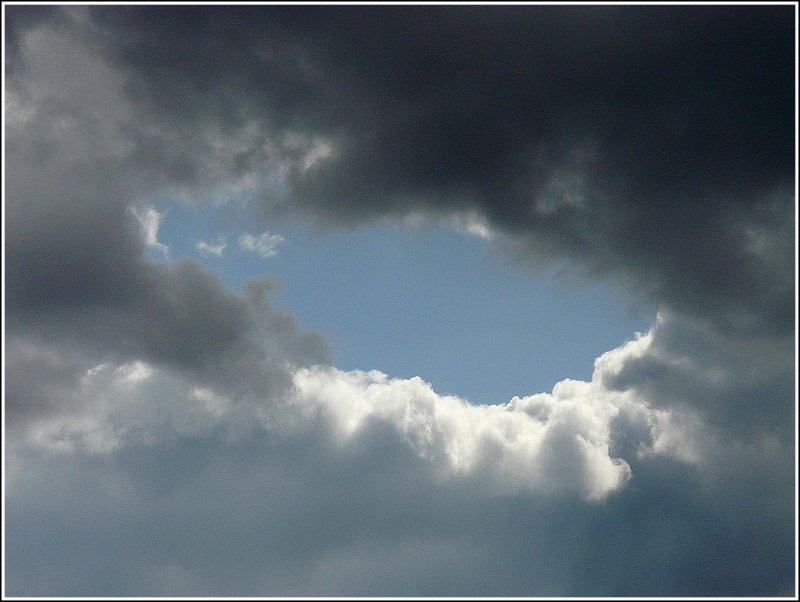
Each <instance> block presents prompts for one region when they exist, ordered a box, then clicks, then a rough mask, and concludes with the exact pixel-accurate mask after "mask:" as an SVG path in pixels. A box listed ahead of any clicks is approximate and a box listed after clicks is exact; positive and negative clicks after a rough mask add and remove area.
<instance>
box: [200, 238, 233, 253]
mask: <svg viewBox="0 0 800 602" xmlns="http://www.w3.org/2000/svg"><path fill="white" fill-rule="evenodd" d="M227 246H228V243H227V242H225V239H224V238H223V237H221V236H220V237H218V238H217V239H216V240H214V241H208V240H198V241H197V242H196V243H194V248H195V249H197V250H198V251H200V252H201V253H203V254H204V255H216V256H217V257H222V253H223V252H224V251H225V248H226V247H227Z"/></svg>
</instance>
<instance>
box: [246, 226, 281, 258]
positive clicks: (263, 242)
mask: <svg viewBox="0 0 800 602" xmlns="http://www.w3.org/2000/svg"><path fill="white" fill-rule="evenodd" d="M282 242H283V237H282V236H280V235H279V234H271V233H270V232H262V233H261V234H256V235H253V234H250V233H247V232H245V233H244V234H242V235H241V236H240V237H239V248H240V249H242V250H244V251H250V252H252V253H255V254H257V255H259V256H261V257H263V258H264V259H266V258H268V257H272V256H273V255H277V254H278V250H277V247H278V245H279V244H281V243H282Z"/></svg>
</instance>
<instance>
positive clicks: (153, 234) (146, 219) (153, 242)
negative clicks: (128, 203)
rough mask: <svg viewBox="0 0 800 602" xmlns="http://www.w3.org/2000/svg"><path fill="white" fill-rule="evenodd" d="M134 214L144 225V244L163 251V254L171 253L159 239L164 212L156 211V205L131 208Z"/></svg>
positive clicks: (142, 225)
mask: <svg viewBox="0 0 800 602" xmlns="http://www.w3.org/2000/svg"><path fill="white" fill-rule="evenodd" d="M130 210H131V213H132V214H133V216H134V217H135V218H136V219H137V220H138V221H139V224H141V227H142V237H143V238H144V244H145V245H147V246H148V247H149V248H151V249H155V250H156V251H159V252H161V253H162V254H163V255H168V254H169V247H168V246H167V245H165V244H164V243H162V242H159V240H158V229H159V228H160V227H161V222H162V220H163V219H164V214H163V213H159V212H158V211H156V209H155V207H151V206H148V207H143V208H142V209H137V208H136V207H131V208H130Z"/></svg>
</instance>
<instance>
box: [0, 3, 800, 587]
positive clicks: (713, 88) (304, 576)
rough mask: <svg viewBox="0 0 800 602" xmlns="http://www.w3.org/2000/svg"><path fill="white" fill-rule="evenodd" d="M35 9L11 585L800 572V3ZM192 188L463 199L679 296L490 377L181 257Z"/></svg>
mask: <svg viewBox="0 0 800 602" xmlns="http://www.w3.org/2000/svg"><path fill="white" fill-rule="evenodd" d="M334 11H335V16H336V18H332V17H333V16H334ZM423 15H424V17H425V18H420V17H421V16H423ZM6 17H7V26H8V30H7V32H8V35H7V38H6V50H7V54H6V56H7V58H8V59H9V60H8V62H7V65H6V87H7V89H6V99H7V105H8V106H7V107H6V109H7V120H6V153H5V157H4V160H5V162H6V206H5V211H6V219H7V223H8V224H9V226H8V227H7V228H6V248H5V267H6V285H7V286H6V306H5V310H6V333H5V334H6V341H5V343H6V345H5V351H6V374H5V384H6V399H5V403H6V419H7V425H6V438H5V440H6V446H7V447H6V450H7V471H6V479H7V481H6V498H7V499H6V512H7V514H6V538H7V540H6V542H7V544H8V546H7V549H8V550H10V551H11V553H10V554H9V555H8V558H7V559H6V563H7V564H6V577H7V584H6V586H7V589H8V592H9V593H10V594H13V595H16V594H20V595H24V594H28V595H36V596H41V595H77V596H80V595H86V594H91V595H186V596H196V595H263V594H265V593H266V594H269V595H273V594H277V595H330V594H341V595H353V594H363V595H398V594H403V595H405V594H408V595H414V594H416V595H443V596H449V595H498V594H505V595H531V593H536V594H537V595H573V596H583V595H598V596H602V595H634V596H642V595H722V594H731V595H792V593H793V583H794V576H795V568H794V565H793V563H792V560H793V549H794V545H795V544H794V541H793V534H794V526H795V517H794V490H793V484H794V468H795V466H794V461H793V458H794V455H795V453H796V449H795V442H794V430H793V428H794V421H795V418H796V417H795V414H794V410H795V406H794V398H795V393H796V391H795V390H794V375H795V360H796V357H795V355H796V353H795V345H794V337H795V329H796V324H795V313H794V307H795V305H794V302H795V298H794V288H795V280H794V272H795V267H796V266H795V264H796V255H795V254H796V248H795V245H796V242H795V228H796V220H795V215H796V204H795V203H796V199H795V193H794V188H793V187H794V179H793V165H794V164H793V161H794V146H793V143H794V140H793V138H792V134H791V133H792V131H793V119H794V110H793V109H794V106H793V93H794V92H793V90H794V86H793V73H794V71H793V62H792V57H793V56H794V54H793V52H792V50H793V47H794V46H793V45H794V32H793V23H794V21H793V12H792V11H791V9H790V7H782V6H735V7H730V6H729V7H709V6H705V7H678V6H670V7H642V6H639V7H624V8H623V7H588V6H582V7H567V6H560V7H546V6H536V7H523V6H514V7H503V8H502V9H497V8H494V7H488V6H470V7H466V6H465V7H457V8H455V7H392V8H389V7H344V6H342V7H304V8H302V9H301V8H299V7H277V6H274V7H250V6H248V7H95V6H92V7H90V8H87V9H83V8H77V7H47V8H46V9H42V8H41V7H29V6H10V7H7V10H6ZM452 40H459V43H458V44H457V45H453V43H452ZM497 40H503V43H502V44H498V43H497ZM743 57H744V58H743ZM165 198H174V199H176V200H177V199H180V200H181V201H185V202H190V203H194V204H196V205H198V206H202V205H203V204H204V203H218V204H220V205H221V206H222V207H247V208H248V210H250V211H252V212H253V213H254V214H255V215H254V218H255V219H256V220H260V221H257V223H262V226H261V227H263V225H264V224H268V223H271V222H270V220H271V219H272V217H273V216H274V215H275V214H281V212H288V213H290V214H292V215H293V216H300V217H303V218H306V219H311V220H317V221H318V222H319V223H322V224H323V225H326V226H332V225H339V226H345V227H346V226H349V225H353V224H358V223H363V222H367V221H369V220H373V219H387V218H388V219H399V220H401V221H402V220H403V219H410V218H409V216H411V217H412V218H414V219H416V218H417V217H418V218H419V219H421V220H428V219H430V220H444V221H445V222H448V223H451V224H452V225H453V226H454V227H456V228H459V229H462V230H466V231H468V232H471V233H473V234H476V235H478V236H482V237H484V238H491V241H492V244H493V245H495V246H496V247H497V248H499V249H504V250H506V251H508V256H509V258H510V259H511V260H513V259H516V260H518V261H517V264H518V266H519V267H520V268H521V269H526V268H527V267H528V266H534V267H535V266H536V265H539V264H540V263H546V262H550V261H554V262H560V264H561V265H563V266H565V269H568V270H570V272H571V273H572V274H573V275H576V276H577V277H586V276H588V277H605V278H611V279H615V280H616V281H617V282H619V283H620V284H621V285H623V286H626V287H628V289H629V290H630V291H631V292H632V294H633V295H635V296H638V297H639V298H642V299H644V300H646V301H649V302H655V303H656V304H657V305H658V306H659V307H660V311H659V318H658V319H657V321H656V323H655V324H654V325H653V327H652V328H651V329H650V330H649V331H648V332H647V333H644V334H642V335H640V336H638V337H637V338H635V339H633V340H631V341H629V342H628V343H626V344H624V345H623V346H621V347H620V348H618V349H614V350H610V351H609V352H608V353H606V354H604V355H603V356H601V357H600V358H598V359H597V361H596V364H595V371H594V375H593V378H592V380H591V381H590V382H581V381H574V380H565V381H562V382H561V383H559V384H558V385H557V386H556V387H555V388H554V389H553V390H552V391H551V392H549V393H536V392H533V394H530V395H525V396H520V397H518V398H514V399H513V400H509V401H504V402H503V403H501V404H498V405H491V406H490V405H487V406H480V405H475V404H472V403H470V402H469V401H468V400H463V399H458V398H455V397H453V396H447V395H442V394H439V393H437V392H436V391H435V389H434V388H433V386H432V385H430V384H428V383H425V382H424V381H422V380H420V379H418V378H411V379H396V378H391V377H390V376H388V375H384V374H382V373H379V372H376V371H369V370H368V368H369V367H366V366H365V367H364V368H365V369H366V370H363V371H349V372H348V371H342V370H338V369H336V368H334V367H333V366H331V365H330V357H329V351H328V349H327V346H326V344H325V342H324V341H323V340H322V338H321V337H320V336H319V335H317V334H315V333H313V332H309V331H307V330H305V329H304V328H303V327H302V326H301V325H299V324H297V322H296V321H295V320H294V318H293V317H292V316H291V315H290V314H286V313H282V312H279V311H277V310H275V309H274V308H273V306H272V304H271V301H270V300H271V294H272V293H271V289H272V288H273V281H272V280H269V279H264V280H258V281H253V282H251V283H249V284H248V285H247V287H246V289H245V291H244V293H243V294H241V295H239V294H235V293H234V292H232V291H230V290H228V289H227V288H226V287H225V285H224V283H223V282H222V281H221V280H220V278H219V277H217V276H216V275H214V274H213V273H212V272H210V271H208V270H207V269H205V268H204V267H203V266H201V265H200V264H198V263H197V262H195V261H192V260H190V259H186V258H180V259H177V260H174V261H173V260H168V261H164V262H160V263H154V262H151V261H148V260H147V258H146V252H147V250H148V248H151V249H162V250H163V248H164V246H163V243H160V242H159V241H158V228H159V225H160V223H161V219H162V215H163V214H161V213H159V212H158V211H156V210H155V208H153V207H152V206H150V205H149V203H151V202H153V201H152V199H165ZM129 207H134V208H135V209H134V210H133V211H131V210H129V209H128V208H129ZM233 214H234V211H233V210H232V211H231V215H233ZM248 223H252V222H248ZM282 240H283V239H282V238H281V237H279V236H278V235H275V234H270V233H269V232H266V231H265V232H263V233H262V234H260V235H252V234H243V235H242V237H240V239H239V245H240V247H241V248H242V249H243V250H247V251H252V252H255V253H258V254H259V255H261V256H262V257H268V256H270V255H272V254H274V253H275V252H276V247H277V245H278V244H279V243H280V242H282ZM201 243H205V244H206V245H207V248H206V250H207V251H208V252H214V251H213V250H212V249H215V248H218V246H212V243H211V242H209V241H199V242H198V245H199V244H201ZM217 244H218V245H219V244H223V243H222V242H219V243H217ZM197 248H198V249H199V250H202V249H201V247H199V246H198V247H197ZM223 249H224V247H222V248H220V251H219V252H220V254H221V253H222V251H223ZM499 293H501V292H499ZM487 311H491V308H487ZM386 344H387V345H391V344H392V342H391V340H387V341H386ZM530 361H535V358H531V360H530ZM122 509H124V511H123V510H122Z"/></svg>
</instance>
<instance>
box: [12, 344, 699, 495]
mask: <svg viewBox="0 0 800 602" xmlns="http://www.w3.org/2000/svg"><path fill="white" fill-rule="evenodd" d="M650 340H651V336H650V334H648V335H645V336H642V337H639V338H637V339H636V340H635V341H630V342H629V343H627V344H625V345H623V346H622V347H620V348H618V349H616V350H614V351H611V352H608V353H606V354H605V355H604V356H603V357H602V358H600V359H598V363H597V370H596V372H595V376H594V378H593V380H592V381H591V382H583V381H576V380H569V379H568V380H564V381H561V382H560V383H558V384H557V385H556V386H555V387H554V388H553V391H552V392H551V393H539V394H535V395H530V396H525V397H514V398H513V399H511V400H510V401H509V402H507V403H501V404H496V405H475V404H472V403H470V402H469V401H466V400H464V399H460V398H458V397H455V396H451V395H440V394H438V393H436V391H434V390H433V388H432V387H431V385H430V384H429V383H427V382H425V381H423V380H422V379H420V378H419V377H414V378H409V379H403V378H393V379H390V378H389V377H388V376H387V375H385V374H383V373H381V372H379V371H377V370H372V371H360V370H355V371H350V372H347V371H342V370H338V369H336V368H333V367H327V366H319V365H318V366H314V367H310V368H300V369H298V370H296V371H295V372H294V373H293V376H292V378H293V383H294V386H293V387H292V389H291V392H290V393H287V395H286V396H285V398H284V400H283V401H281V402H276V400H269V399H263V398H258V397H256V396H253V395H250V396H247V397H246V398H242V397H239V398H238V399H234V397H233V396H232V395H231V394H230V393H229V392H227V391H226V390H225V389H224V388H216V389H215V388H214V387H198V386H196V385H193V384H192V383H191V381H190V380H187V379H186V378H185V377H184V376H181V375H180V374H178V373H175V372H171V371H169V370H165V369H159V368H158V367H156V366H153V365H151V364H148V363H147V362H142V361H133V362H127V363H123V364H119V365H114V364H109V363H103V364H99V365H97V366H95V367H93V368H91V369H89V370H87V371H86V372H85V373H84V374H83V376H82V377H81V379H80V381H79V383H78V386H77V387H76V388H75V389H74V390H73V391H71V392H70V393H68V394H67V396H68V397H69V398H70V399H72V400H73V403H74V404H75V406H74V407H75V408H76V409H75V410H74V411H73V412H70V413H67V414H61V415H59V416H57V417H52V418H50V419H48V420H43V421H39V422H37V423H35V424H34V425H33V426H32V427H31V429H30V432H29V436H28V444H30V445H33V446H34V447H35V448H39V449H46V450H49V451H51V452H55V453H73V452H80V453H89V454H108V453H113V452H115V451H117V450H119V449H122V448H124V447H127V446H131V445H152V444H156V443H163V442H164V441H169V440H171V439H174V438H176V437H177V438H178V439H185V438H188V437H196V436H206V435H209V434H211V433H214V432H223V433H226V437H229V436H237V437H238V436H242V435H243V434H246V433H250V434H251V435H253V434H255V432H257V431H258V430H261V431H262V432H266V431H268V432H270V433H272V434H273V435H278V436H289V437H291V436H296V435H298V434H300V433H303V432H304V431H307V430H308V429H309V428H311V425H314V424H316V420H319V419H322V420H323V422H324V423H325V424H327V425H328V427H327V428H326V430H329V431H330V432H331V433H333V436H334V439H335V440H336V441H337V444H338V445H339V446H347V445H349V444H351V443H352V442H353V441H354V440H355V439H357V438H358V437H359V436H362V435H364V434H365V433H366V432H368V431H369V430H370V429H373V428H375V427H376V426H378V425H383V426H388V427H389V428H391V429H393V430H394V432H396V433H397V434H398V435H399V436H400V437H401V438H402V440H403V441H404V442H405V444H406V445H407V446H408V447H409V448H410V449H411V450H413V452H414V453H415V454H416V455H417V457H418V458H419V461H420V462H422V463H423V464H425V465H427V466H428V467H429V468H430V469H432V470H433V472H434V474H435V475H436V478H437V479H439V480H445V481H446V480H449V479H454V478H466V479H469V480H475V481H476V482H478V483H480V487H481V488H482V489H484V491H485V493H486V494H487V495H489V496H493V495H504V494H513V493H521V492H528V493H531V494H535V495H554V494H558V495H564V494H578V495H580V496H582V497H583V498H585V499H586V500H588V501H595V502H597V501H601V500H603V499H605V498H606V497H607V496H608V495H610V494H612V493H614V492H617V491H619V490H620V489H621V488H622V487H624V486H625V484H626V483H627V482H628V480H629V478H630V477H631V469H630V466H629V464H628V462H627V461H626V460H625V459H624V458H621V457H615V454H613V453H612V452H611V447H612V445H613V441H612V427H613V425H614V423H615V420H616V419H617V417H618V415H619V413H620V411H623V412H625V413H626V414H628V415H636V416H638V420H639V421H640V422H643V423H644V424H645V425H646V430H647V431H649V435H648V436H645V437H643V438H642V441H641V442H640V446H639V448H638V449H637V450H636V453H639V454H641V453H666V454H667V455H675V454H674V453H673V451H674V450H673V449H672V447H670V446H669V445H664V444H663V443H662V442H660V440H661V439H663V440H669V439H670V437H672V438H673V439H674V437H675V434H674V433H672V432H671V431H670V428H669V427H670V422H669V420H668V418H669V416H668V415H667V414H668V413H665V412H656V411H652V410H650V409H649V408H648V407H647V405H646V404H644V403H642V402H641V401H638V400H635V399H634V398H633V397H632V396H631V395H630V394H629V393H627V392H616V391H610V390H608V389H606V388H604V387H603V385H602V384H601V383H602V381H603V380H604V378H606V373H607V372H613V370H615V369H616V366H617V365H618V364H620V363H622V362H623V361H624V360H625V359H627V358H629V357H630V356H631V355H635V354H637V353H639V354H641V353H643V352H644V351H646V349H647V347H648V345H649V342H650ZM164 399H169V400H170V403H169V404H162V403H161V400H164ZM315 419H316V420H315ZM254 428H255V429H256V430H255V431H254V430H253V429H254ZM220 429H221V430H220ZM649 442H653V444H652V446H651V445H648V443H649ZM686 459H689V458H686Z"/></svg>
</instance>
